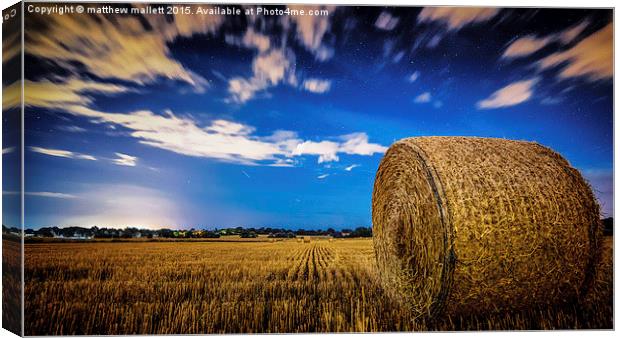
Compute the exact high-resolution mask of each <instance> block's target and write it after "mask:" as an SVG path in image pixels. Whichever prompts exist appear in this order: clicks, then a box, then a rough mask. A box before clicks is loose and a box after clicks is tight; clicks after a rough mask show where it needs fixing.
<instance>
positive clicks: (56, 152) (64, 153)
mask: <svg viewBox="0 0 620 338" xmlns="http://www.w3.org/2000/svg"><path fill="white" fill-rule="evenodd" d="M30 150H31V151H33V152H35V153H40V154H44V155H49V156H56V157H64V158H72V159H78V160H90V161H95V160H97V158H95V157H94V156H92V155H86V154H80V153H76V152H73V151H69V150H60V149H51V148H42V147H30Z"/></svg>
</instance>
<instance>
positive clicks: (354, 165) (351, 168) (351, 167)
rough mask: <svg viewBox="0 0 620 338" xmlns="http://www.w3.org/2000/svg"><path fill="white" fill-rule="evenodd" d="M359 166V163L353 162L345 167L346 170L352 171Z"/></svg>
mask: <svg viewBox="0 0 620 338" xmlns="http://www.w3.org/2000/svg"><path fill="white" fill-rule="evenodd" d="M359 166H360V165H359V164H351V165H350V166H348V167H345V168H344V170H345V171H351V170H353V169H355V168H357V167H359Z"/></svg>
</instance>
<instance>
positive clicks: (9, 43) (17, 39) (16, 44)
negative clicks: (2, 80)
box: [2, 32, 22, 63]
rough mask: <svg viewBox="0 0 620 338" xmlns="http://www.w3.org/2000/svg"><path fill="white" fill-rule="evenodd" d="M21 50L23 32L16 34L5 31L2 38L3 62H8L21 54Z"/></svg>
mask: <svg viewBox="0 0 620 338" xmlns="http://www.w3.org/2000/svg"><path fill="white" fill-rule="evenodd" d="M21 51H22V49H21V34H20V33H19V32H17V33H14V34H10V33H4V37H3V39H2V63H6V62H8V61H9V60H11V59H13V58H14V57H16V56H18V55H20V53H21Z"/></svg>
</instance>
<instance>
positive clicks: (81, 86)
mask: <svg viewBox="0 0 620 338" xmlns="http://www.w3.org/2000/svg"><path fill="white" fill-rule="evenodd" d="M128 90H129V89H128V88H126V87H123V86H119V85H115V84H109V83H103V82H95V81H91V80H83V79H78V78H75V77H71V78H69V79H67V80H66V81H64V82H52V81H49V80H41V81H38V82H34V81H29V80H26V81H25V82H24V99H25V100H24V101H25V104H26V105H27V106H38V107H46V106H49V105H61V104H67V105H71V104H80V105H86V104H88V103H91V102H92V99H91V97H90V96H89V94H90V93H98V94H107V95H109V94H118V93H122V92H126V91H128Z"/></svg>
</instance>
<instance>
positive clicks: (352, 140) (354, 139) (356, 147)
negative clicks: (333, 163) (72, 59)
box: [340, 133, 387, 156]
mask: <svg viewBox="0 0 620 338" xmlns="http://www.w3.org/2000/svg"><path fill="white" fill-rule="evenodd" d="M340 138H341V139H342V140H343V141H344V143H342V144H341V146H340V151H341V152H344V153H346V154H350V155H365V156H371V155H374V154H376V153H377V154H381V153H384V152H385V151H386V150H387V147H384V146H382V145H380V144H376V143H368V135H366V133H353V134H348V135H344V136H341V137H340Z"/></svg>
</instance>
